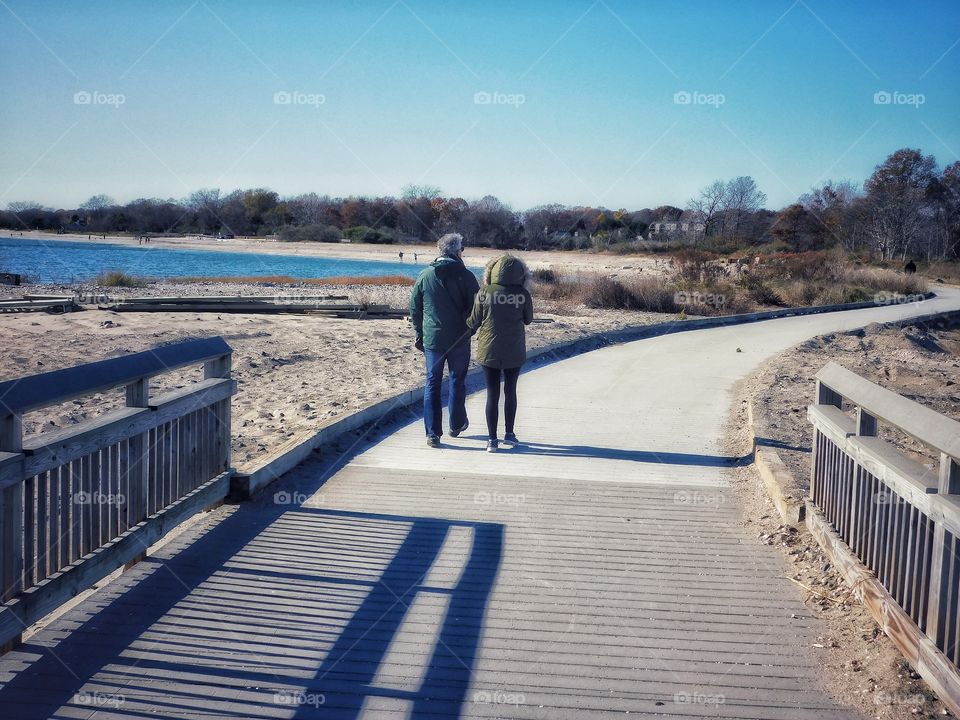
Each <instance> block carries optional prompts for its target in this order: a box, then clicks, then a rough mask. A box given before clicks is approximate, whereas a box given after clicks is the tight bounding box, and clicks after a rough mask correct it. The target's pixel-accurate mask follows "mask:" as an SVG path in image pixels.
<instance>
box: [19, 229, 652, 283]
mask: <svg viewBox="0 0 960 720" xmlns="http://www.w3.org/2000/svg"><path fill="white" fill-rule="evenodd" d="M12 237H14V238H18V237H23V238H24V239H33V240H58V241H61V242H97V243H104V244H112V245H124V246H127V247H136V246H137V245H138V244H139V242H138V241H137V238H135V237H124V236H116V235H107V236H106V238H103V237H102V236H99V235H85V234H69V233H68V234H65V235H57V234H56V233H49V232H39V231H30V232H27V231H25V232H23V233H22V235H21V233H19V232H18V233H16V234H14V235H12ZM467 243H468V244H467V247H466V250H465V252H464V257H463V259H464V262H465V263H466V264H467V265H468V266H470V267H483V266H484V265H485V264H486V263H487V261H488V260H490V259H491V258H493V257H497V256H499V255H502V254H503V252H504V251H503V250H496V249H494V248H480V247H470V245H469V238H468V239H467ZM150 246H151V247H164V248H170V249H174V250H210V251H215V252H248V253H258V254H264V255H289V256H294V257H296V256H301V257H319V258H323V257H326V258H341V259H350V260H380V261H385V262H396V261H397V260H399V253H401V252H402V253H403V255H404V261H406V262H412V261H413V256H414V254H415V253H416V254H417V256H418V262H420V263H423V262H425V261H429V260H431V259H432V258H433V257H434V256H435V255H436V252H435V248H434V247H433V246H432V245H368V244H363V243H319V242H310V243H306V242H298V243H295V242H279V241H278V240H275V239H268V238H248V237H242V238H233V239H229V240H220V239H217V238H213V237H208V236H197V235H192V236H187V237H163V238H152V239H151V240H150ZM510 252H511V253H513V254H514V255H518V256H519V257H522V258H523V259H524V261H526V262H527V263H528V264H529V265H530V267H532V268H545V267H553V268H555V269H557V270H564V271H573V270H603V271H608V272H614V273H615V272H620V271H624V272H655V271H657V270H658V268H661V267H663V262H662V261H660V260H659V259H657V258H655V257H654V256H650V255H614V254H609V253H599V252H591V251H586V250H569V251H560V250H543V251H539V250H537V251H533V250H511V251H510Z"/></svg>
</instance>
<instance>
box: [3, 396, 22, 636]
mask: <svg viewBox="0 0 960 720" xmlns="http://www.w3.org/2000/svg"><path fill="white" fill-rule="evenodd" d="M22 451H23V423H22V421H21V418H20V416H19V415H16V414H12V415H0V452H7V453H20V452H22ZM23 500H24V492H23V485H22V484H21V483H16V484H14V485H11V486H9V487H7V488H3V489H2V490H0V523H2V527H0V567H2V572H0V581H2V583H3V586H2V587H0V599H2V600H3V601H4V602H6V601H7V600H9V599H10V598H12V597H13V596H15V595H16V594H17V593H19V592H20V591H21V590H22V589H23V556H24V547H23ZM20 639H21V635H17V636H16V637H14V638H12V639H10V640H9V641H7V642H5V643H2V644H0V652H6V651H7V650H9V649H10V648H12V647H15V646H17V645H19V644H20Z"/></svg>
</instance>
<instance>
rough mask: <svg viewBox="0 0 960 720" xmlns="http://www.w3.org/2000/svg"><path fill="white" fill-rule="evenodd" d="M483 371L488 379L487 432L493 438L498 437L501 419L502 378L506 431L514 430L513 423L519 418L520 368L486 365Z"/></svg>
mask: <svg viewBox="0 0 960 720" xmlns="http://www.w3.org/2000/svg"><path fill="white" fill-rule="evenodd" d="M483 373H484V375H485V376H486V379H487V434H488V435H489V436H490V439H491V440H496V439H497V423H498V422H499V420H500V380H501V376H502V379H503V414H504V421H505V424H506V431H507V432H508V433H512V432H513V423H514V421H515V420H516V419H517V379H518V378H519V377H520V368H504V369H502V370H501V369H500V368H491V367H487V366H486V365H484V367H483Z"/></svg>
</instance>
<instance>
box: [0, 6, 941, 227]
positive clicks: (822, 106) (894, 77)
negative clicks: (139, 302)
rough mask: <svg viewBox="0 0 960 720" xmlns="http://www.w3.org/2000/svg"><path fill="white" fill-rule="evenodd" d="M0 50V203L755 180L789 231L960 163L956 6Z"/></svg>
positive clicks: (413, 11) (364, 23) (471, 15)
mask: <svg viewBox="0 0 960 720" xmlns="http://www.w3.org/2000/svg"><path fill="white" fill-rule="evenodd" d="M0 37H3V44H2V47H0V62H2V68H3V70H2V72H3V92H2V93H0V128H2V138H3V145H2V147H3V151H2V153H0V193H2V195H0V205H4V206H5V205H6V203H8V202H10V201H16V200H38V201H41V202H43V203H44V204H47V205H51V206H54V207H73V206H76V205H77V204H79V203H80V202H82V201H83V200H85V199H86V198H87V197H89V196H90V195H93V194H96V193H106V194H108V195H111V196H113V197H114V198H116V199H117V200H120V201H129V200H132V199H134V198H137V197H174V198H181V197H184V196H185V195H187V194H188V193H189V192H190V191H192V190H196V189H198V188H201V187H220V188H222V189H223V191H224V192H228V191H230V190H233V189H236V188H238V187H269V188H272V189H274V190H276V191H278V192H280V193H281V194H282V195H288V194H296V193H300V192H308V191H315V192H318V193H321V194H324V193H326V194H330V195H333V196H347V195H382V194H397V193H399V190H400V188H401V187H402V186H403V185H405V184H407V183H420V184H431V185H436V186H439V187H440V188H441V189H442V190H443V191H444V192H445V193H446V194H448V195H458V196H462V197H465V198H468V199H471V198H477V197H480V196H482V195H485V194H494V195H497V196H498V197H500V199H501V200H503V201H504V202H506V203H508V204H510V205H511V206H513V207H514V208H515V209H523V208H526V207H530V206H533V205H537V204H541V203H546V202H561V203H566V204H588V205H606V206H609V207H627V208H630V209H638V208H641V207H655V206H657V205H660V204H665V203H671V204H677V205H684V204H685V203H686V201H687V200H688V199H689V198H690V197H691V196H692V195H694V194H695V193H696V192H697V190H698V189H699V188H700V187H702V186H704V185H706V184H707V183H709V182H711V181H713V180H715V179H718V178H730V177H734V176H738V175H752V176H754V177H755V178H756V180H757V182H758V183H759V185H760V187H761V189H762V190H764V191H765V192H766V193H767V195H768V196H769V200H768V206H770V207H772V208H778V207H782V206H783V205H786V204H788V203H790V202H791V201H793V200H794V199H795V198H796V197H797V195H799V194H800V193H803V192H805V191H807V190H808V189H809V188H810V186H812V185H814V184H816V183H818V182H822V181H823V180H824V179H826V178H833V179H837V180H841V179H851V180H854V181H857V182H861V181H862V180H863V179H864V178H865V177H866V176H867V175H869V173H870V172H871V171H872V169H873V167H874V166H875V165H876V164H877V163H879V162H880V161H881V160H882V159H883V158H884V157H885V156H886V155H887V154H889V153H890V152H892V151H893V150H896V149H897V148H899V147H904V146H910V147H920V148H922V149H923V150H924V151H925V152H927V153H933V154H934V155H935V156H936V157H937V159H938V161H939V162H940V164H941V166H944V165H948V164H950V163H952V162H955V161H956V160H958V159H960V156H958V155H957V153H958V152H960V122H958V118H960V81H958V78H960V4H958V3H956V2H955V1H953V2H920V3H900V2H882V1H880V2H844V3H835V2H826V1H824V0H803V1H799V0H798V1H797V2H793V1H792V0H766V1H763V2H760V1H757V2H726V1H724V2H720V1H717V2H625V1H624V0H598V1H597V2H593V0H577V1H576V2H574V1H570V2H566V1H563V0H554V1H553V2H540V1H539V0H535V1H525V0H514V1H513V2H500V1H499V0H490V1H489V2H485V3H465V2H445V3H441V2H427V1H425V0H398V1H396V2H394V0H376V1H372V2H363V3H346V2H305V1H293V0H278V1H277V2H272V3H264V2H242V1H234V2H227V1H226V0H202V1H200V2H193V1H187V2H181V1H179V0H175V1H171V2H141V1H139V0H129V1H125V2H89V3H75V2H66V1H65V0H64V1H63V2H45V1H43V0H29V1H24V0H2V1H0ZM878 92H887V93H891V95H889V96H880V100H881V101H882V100H884V99H889V100H890V102H889V103H882V102H881V104H878V103H877V102H875V97H874V96H875V94H876V93H878ZM285 93H286V94H285ZM678 93H679V95H678ZM894 93H899V94H894ZM478 94H479V95H478ZM287 100H289V102H285V101H287ZM487 100H489V102H485V101H487ZM685 100H689V101H690V102H684V101H685Z"/></svg>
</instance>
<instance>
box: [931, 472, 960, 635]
mask: <svg viewBox="0 0 960 720" xmlns="http://www.w3.org/2000/svg"><path fill="white" fill-rule="evenodd" d="M938 491H939V493H940V494H941V495H956V494H958V493H960V465H958V463H957V460H956V458H953V457H951V456H950V455H947V454H946V453H940V481H939V485H938ZM946 545H947V534H946V531H945V530H944V527H943V523H936V524H935V526H934V529H933V561H932V564H931V566H930V594H929V597H928V604H927V637H929V638H930V639H931V640H932V641H933V642H934V644H936V645H941V644H942V643H941V640H942V639H943V637H944V634H945V630H946V628H945V627H944V623H945V622H946V619H947V608H948V606H949V601H950V592H951V588H950V582H949V577H950V565H951V564H952V562H953V557H951V552H950V551H949V550H948V549H947V547H946Z"/></svg>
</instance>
